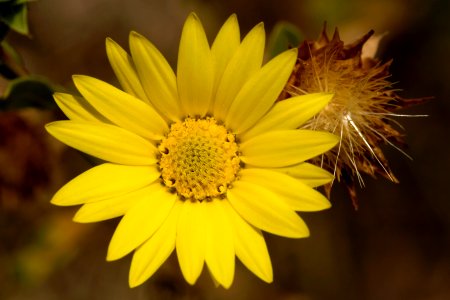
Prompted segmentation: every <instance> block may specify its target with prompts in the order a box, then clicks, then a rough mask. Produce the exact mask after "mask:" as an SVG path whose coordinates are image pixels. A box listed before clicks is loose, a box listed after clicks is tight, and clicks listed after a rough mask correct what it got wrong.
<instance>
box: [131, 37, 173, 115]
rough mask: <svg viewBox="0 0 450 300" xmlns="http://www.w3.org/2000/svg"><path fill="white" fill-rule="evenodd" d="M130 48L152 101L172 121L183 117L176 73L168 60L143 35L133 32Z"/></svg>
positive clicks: (146, 91)
mask: <svg viewBox="0 0 450 300" xmlns="http://www.w3.org/2000/svg"><path fill="white" fill-rule="evenodd" d="M130 50H131V55H132V56H133V61H134V62H135V64H136V69H137V71H138V74H139V78H140V79H141V82H142V85H143V87H144V90H145V93H146V94H147V96H148V98H149V99H150V102H151V103H152V104H153V106H154V107H156V109H157V110H158V111H159V112H160V113H161V114H163V115H164V116H166V117H167V118H168V119H170V120H172V121H178V120H179V119H180V117H181V110H180V109H181V108H180V104H179V102H178V92H177V82H176V78H175V73H174V72H173V70H172V68H171V67H170V65H169V63H168V62H167V60H166V59H165V58H164V56H163V55H162V54H161V52H159V51H158V49H157V48H156V47H155V46H154V45H153V44H152V43H150V41H149V40H147V39H146V38H145V37H143V36H142V35H140V34H138V33H136V32H134V31H133V32H131V34H130Z"/></svg>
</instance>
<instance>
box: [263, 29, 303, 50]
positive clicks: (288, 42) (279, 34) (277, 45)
mask: <svg viewBox="0 0 450 300" xmlns="http://www.w3.org/2000/svg"><path fill="white" fill-rule="evenodd" d="M302 39H303V34H302V32H301V31H300V29H299V28H298V27H297V26H295V25H293V24H291V23H288V22H278V23H277V24H276V25H275V27H274V28H273V30H272V32H271V33H270V36H269V43H268V44H269V45H268V53H269V56H270V57H271V58H272V57H274V56H276V55H277V54H280V53H281V52H283V51H285V50H287V49H289V48H295V47H298V46H299V45H300V42H301V41H302Z"/></svg>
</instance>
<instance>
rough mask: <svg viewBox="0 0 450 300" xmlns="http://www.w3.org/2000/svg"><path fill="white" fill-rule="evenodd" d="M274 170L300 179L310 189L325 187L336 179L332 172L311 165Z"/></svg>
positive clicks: (304, 164) (298, 165)
mask: <svg viewBox="0 0 450 300" xmlns="http://www.w3.org/2000/svg"><path fill="white" fill-rule="evenodd" d="M273 170H274V171H277V172H282V173H285V174H287V175H289V176H292V177H295V178H297V179H300V180H301V181H302V182H304V183H305V184H307V185H308V186H310V187H317V186H320V185H324V184H326V183H328V182H330V181H331V180H333V178H334V177H333V174H331V173H330V172H328V171H325V170H324V169H322V168H320V167H317V166H315V165H312V164H310V163H300V164H297V165H293V166H289V167H284V168H273Z"/></svg>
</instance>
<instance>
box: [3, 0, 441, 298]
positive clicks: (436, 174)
mask: <svg viewBox="0 0 450 300" xmlns="http://www.w3.org/2000/svg"><path fill="white" fill-rule="evenodd" d="M28 9H29V16H28V20H29V26H30V36H28V37H27V36H24V35H20V34H17V33H15V32H10V33H9V35H8V36H7V41H8V42H9V43H10V44H11V45H13V46H14V47H15V48H16V50H17V51H18V52H19V53H20V55H21V56H22V58H23V62H24V65H25V66H26V67H27V69H28V71H29V72H30V73H32V74H36V75H39V76H41V77H44V78H46V79H47V80H48V81H49V82H52V83H53V85H54V87H55V88H56V89H59V90H64V89H65V90H68V91H72V90H73V89H74V88H73V85H72V83H71V75H72V74H86V75H91V76H94V77H97V78H100V79H103V80H105V81H109V82H115V78H114V77H113V74H112V71H111V69H110V67H109V65H108V62H107V58H106V54H105V47H104V40H105V37H112V38H113V39H114V40H116V41H117V42H118V43H119V44H121V45H123V46H124V47H126V45H127V39H128V33H129V32H130V31H131V30H136V31H138V32H140V33H142V34H143V35H145V36H147V37H148V38H149V39H150V40H151V41H152V42H153V43H154V44H155V45H156V46H157V47H158V48H159V49H160V50H161V52H162V53H164V54H165V56H166V57H167V58H168V60H169V62H170V63H171V64H172V65H173V66H175V64H176V57H177V51H178V42H179V37H180V33H181V28H182V24H183V22H184V20H185V18H186V16H187V15H188V14H189V12H191V11H195V12H197V14H198V15H199V17H200V18H201V20H202V22H203V24H204V26H205V28H206V30H207V33H208V35H209V36H210V37H211V38H212V37H213V36H214V35H215V34H216V32H217V30H218V29H219V27H220V26H221V24H222V23H223V21H225V19H226V18H227V17H228V16H229V15H230V14H231V13H237V15H238V19H239V23H240V25H241V32H242V33H244V34H245V33H246V32H248V30H249V29H250V28H251V27H253V26H254V25H255V24H257V23H258V22H260V21H264V23H265V28H266V31H267V32H270V30H271V29H272V28H273V26H274V25H275V24H276V23H277V22H278V21H288V22H291V23H293V24H295V25H297V26H298V27H299V28H301V30H302V32H303V34H304V36H305V37H306V38H309V39H314V38H316V37H318V36H319V34H320V31H321V29H322V25H323V22H324V21H327V22H328V26H329V31H330V33H331V32H332V30H333V29H334V27H335V26H337V27H339V30H340V33H341V38H342V39H343V40H344V41H346V42H352V41H354V40H356V39H357V38H359V37H360V36H362V35H363V34H365V33H366V32H368V31H369V30H370V29H374V30H375V32H376V33H377V34H384V37H383V39H382V40H381V43H380V47H379V49H378V53H377V56H378V57H380V58H381V59H382V60H383V61H387V60H389V59H391V58H393V59H394V62H393V65H392V67H391V72H392V78H391V79H392V81H393V82H396V85H395V87H397V88H399V89H401V90H402V91H401V92H400V94H401V96H403V97H406V98H418V97H426V96H434V99H433V100H431V101H429V102H427V103H425V104H422V105H420V106H416V107H412V108H409V109H405V110H404V111H403V113H408V114H428V115H429V116H428V117H426V118H419V117H418V118H398V120H399V122H400V123H401V124H402V125H403V126H404V130H405V133H406V138H405V139H406V142H407V143H408V145H409V147H408V148H407V149H406V151H407V153H408V154H410V155H411V156H412V157H413V161H410V160H409V159H407V158H406V157H405V156H403V155H402V154H401V153H399V152H398V151H396V150H395V149H392V148H389V147H385V151H386V154H387V158H388V159H389V161H390V163H391V165H392V169H393V171H394V173H395V174H396V176H397V177H398V179H399V180H400V184H393V183H390V182H388V181H387V180H385V179H383V178H379V179H377V180H375V179H372V178H367V177H366V178H365V183H366V186H365V188H362V189H358V196H359V200H360V203H359V210H357V211H355V210H354V208H353V206H352V203H351V201H350V198H349V196H348V195H347V194H346V190H345V188H344V187H342V186H339V185H335V187H334V189H333V192H332V195H331V201H332V203H333V207H332V208H331V209H330V210H328V211H324V212H320V213H311V214H309V213H308V214H302V216H303V217H304V218H305V220H306V222H307V223H308V225H309V227H310V230H311V237H310V238H307V239H300V240H293V239H285V238H279V237H276V236H272V235H266V239H267V243H268V248H269V252H270V254H271V258H272V263H273V268H274V283H272V284H266V283H264V282H262V281H260V280H259V279H257V278H256V277H255V276H254V275H252V274H251V273H250V272H249V271H248V270H246V269H245V268H244V267H243V266H242V265H241V264H240V263H238V265H237V269H236V276H235V281H234V284H233V286H232V287H231V288H230V289H229V290H228V291H226V290H224V289H222V288H215V287H214V284H213V283H212V281H211V280H210V278H209V275H208V274H205V273H206V272H204V274H202V276H201V278H200V279H199V281H198V283H197V284H196V285H195V286H193V287H192V286H189V285H188V284H186V283H185V282H184V280H183V278H182V276H181V273H180V271H179V268H178V265H177V261H176V257H174V256H172V257H170V258H169V260H168V261H167V262H166V263H165V264H164V265H163V266H162V267H161V269H160V270H159V271H158V272H157V273H156V274H155V275H154V276H153V277H152V278H151V279H150V280H148V281H147V282H146V283H145V284H143V285H142V286H140V287H137V288H134V289H130V288H129V287H128V269H129V264H130V257H129V256H128V257H126V258H124V259H121V260H119V261H116V262H110V263H107V262H106V261H105V256H106V250H107V247H108V243H109V239H110V237H111V235H112V233H113V231H114V228H115V226H116V225H117V223H118V220H117V219H116V220H110V221H105V222H102V223H96V224H77V223H73V222H72V221H71V218H72V216H73V214H74V212H75V211H76V208H64V207H55V206H52V205H50V203H49V200H50V198H51V196H52V194H53V193H54V192H55V191H56V190H57V189H58V188H59V187H61V186H62V185H63V184H64V182H66V181H68V180H69V179H70V178H72V177H74V176H76V175H77V174H79V173H81V172H82V171H83V170H85V169H87V168H89V167H90V163H89V161H88V159H87V158H86V157H84V156H82V155H81V154H79V153H78V152H76V151H74V150H72V149H69V148H67V147H65V146H63V145H62V144H60V143H58V142H57V141H55V140H54V139H52V138H51V137H49V136H48V135H47V134H46V133H45V131H44V129H43V125H44V124H45V123H46V122H48V121H51V120H54V119H59V118H63V116H62V115H61V114H60V113H58V111H57V110H51V109H44V110H42V109H40V110H38V109H29V108H28V109H20V110H14V111H5V112H0V299H12V300H21V299H46V300H47V299H49V300H53V299H67V300H75V299H286V300H291V299H436V300H437V299H450V284H449V283H450V196H449V193H448V188H449V187H450V185H449V182H450V175H449V174H450V172H449V170H450V155H449V154H450V142H449V140H450V135H449V128H450V121H449V120H450V84H449V83H448V81H449V80H450V59H449V55H450V21H449V16H450V8H449V1H447V0H429V1H421V0H365V1H363V0H341V1H338V0H285V1H261V0H260V1H257V0H247V1H238V0H229V1H220V0H214V1H206V0H203V1H201V0H167V1H156V0H128V1H120V0H64V1H61V0H38V1H36V2H31V3H29V5H28ZM6 84H7V82H6V81H5V80H2V81H0V90H4V89H5V86H6Z"/></svg>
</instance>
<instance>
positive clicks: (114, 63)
mask: <svg viewBox="0 0 450 300" xmlns="http://www.w3.org/2000/svg"><path fill="white" fill-rule="evenodd" d="M106 54H107V55H108V59H109V63H110V64H111V67H112V69H113V71H114V73H115V74H116V77H117V79H118V80H119V82H120V85H121V86H122V88H123V90H124V91H125V92H127V93H128V94H131V95H133V96H135V97H136V98H138V99H141V100H143V101H145V102H149V101H148V99H147V95H145V92H144V89H143V88H142V85H141V82H140V81H139V78H138V75H137V73H136V69H135V66H134V63H133V61H132V59H131V57H130V56H129V55H128V53H127V52H126V51H125V50H123V49H122V47H120V46H119V45H118V44H117V43H116V42H114V41H113V40H112V39H110V38H107V39H106Z"/></svg>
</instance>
